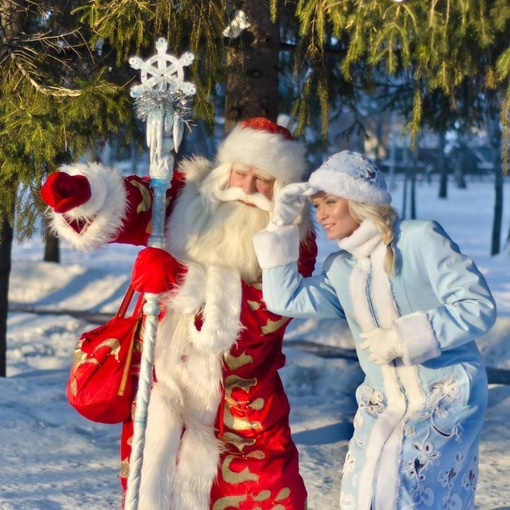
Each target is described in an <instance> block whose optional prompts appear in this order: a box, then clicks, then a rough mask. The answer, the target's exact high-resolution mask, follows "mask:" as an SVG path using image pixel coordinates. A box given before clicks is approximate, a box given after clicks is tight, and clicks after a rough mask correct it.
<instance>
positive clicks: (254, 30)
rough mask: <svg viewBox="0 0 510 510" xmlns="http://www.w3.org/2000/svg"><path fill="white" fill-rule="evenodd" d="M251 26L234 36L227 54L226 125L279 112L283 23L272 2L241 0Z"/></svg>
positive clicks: (273, 116)
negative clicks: (275, 15)
mask: <svg viewBox="0 0 510 510" xmlns="http://www.w3.org/2000/svg"><path fill="white" fill-rule="evenodd" d="M238 8H239V9H240V10H242V11H244V12H245V14H246V16H247V18H248V22H249V23H250V26H249V28H247V29H246V30H243V32H242V33H241V35H240V37H238V38H236V39H232V42H231V47H230V48H229V50H228V55H227V68H226V77H227V82H226V98H225V128H226V131H227V132H228V131H230V129H231V128H232V127H233V125H234V124H235V123H237V122H239V121H241V120H245V119H249V118H252V117H267V118H268V119H270V120H272V121H276V118H277V116H278V70H279V65H278V64H279V49H280V32H279V25H278V24H275V23H272V22H271V14H270V11H269V5H268V2H250V1H248V0H245V1H243V2H239V5H238Z"/></svg>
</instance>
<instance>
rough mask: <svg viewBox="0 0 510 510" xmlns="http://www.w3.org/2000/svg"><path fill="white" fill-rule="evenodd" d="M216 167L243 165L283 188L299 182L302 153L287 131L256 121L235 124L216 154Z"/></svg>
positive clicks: (302, 160)
mask: <svg viewBox="0 0 510 510" xmlns="http://www.w3.org/2000/svg"><path fill="white" fill-rule="evenodd" d="M217 161H218V164H220V165H224V164H227V163H228V164H232V163H243V164H244V165H247V166H253V167H256V168H259V169H260V170H262V171H264V172H265V173H267V174H269V175H271V176H273V177H274V178H275V179H276V180H277V181H283V182H284V183H285V184H289V183H291V182H298V181H300V180H301V179H302V178H303V173H304V171H305V167H306V160H305V150H304V148H303V147H302V146H301V144H300V143H299V142H297V141H295V140H294V139H293V138H292V135H291V134H290V132H289V130H288V129H286V128H284V127H283V126H279V125H277V124H275V123H273V122H271V121H270V120H268V119H266V118H264V117H259V118H254V119H249V120H245V121H243V122H240V123H239V124H237V125H236V126H235V127H234V129H233V130H232V131H231V132H230V134H229V135H228V136H227V138H226V139H225V141H224V142H223V144H222V145H221V146H220V148H219V150H218V156H217Z"/></svg>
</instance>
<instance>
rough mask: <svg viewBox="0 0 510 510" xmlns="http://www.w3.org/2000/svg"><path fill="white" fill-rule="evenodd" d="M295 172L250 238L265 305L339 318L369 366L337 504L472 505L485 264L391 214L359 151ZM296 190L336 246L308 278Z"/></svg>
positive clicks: (486, 309) (482, 387) (490, 314)
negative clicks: (300, 263)
mask: <svg viewBox="0 0 510 510" xmlns="http://www.w3.org/2000/svg"><path fill="white" fill-rule="evenodd" d="M292 186H293V187H292V188H288V189H285V188H284V189H283V190H282V191H281V192H280V194H279V196H278V197H277V199H276V203H275V211H274V219H273V222H272V224H271V225H270V226H269V227H268V228H267V229H266V230H265V231H263V232H261V233H259V234H257V235H256V236H255V240H254V243H255V248H256V251H257V255H258V258H259V262H260V265H261V267H262V268H263V295H264V299H265V302H266V304H267V306H268V308H269V309H270V310H272V311H273V312H275V313H279V314H283V315H285V316H289V317H302V318H307V317H319V318H329V317H341V318H345V319H346V320H347V322H348V323H349V326H350V329H351V331H352V333H353V336H354V339H355V343H356V349H357V353H358V357H359V362H360V365H361V368H362V369H363V371H364V373H365V379H364V382H363V383H362V384H361V385H360V386H359V388H358V389H357V391H356V398H357V402H358V411H357V413H356V416H355V418H354V435H353V437H352V439H351V441H350V444H349V451H348V453H347V456H346V459H345V464H344V469H343V479H342V488H341V495H340V507H341V508H342V509H345V510H347V509H355V510H370V509H372V510H382V509H391V510H395V509H411V508H412V509H426V508H431V509H456V510H457V509H458V510H461V509H462V510H467V509H474V508H475V503H474V500H475V490H476V483H477V478H478V445H479V439H480V433H481V430H482V426H483V421H484V415H485V410H486V406H487V378H486V373H485V369H484V366H483V360H482V357H481V355H480V353H479V351H478V348H477V346H476V343H475V341H476V340H477V339H478V338H479V337H480V336H482V335H483V334H485V333H486V332H487V331H488V330H489V329H490V328H491V327H492V325H493V324H494V321H495V318H496V306H495V303H494V300H493V298H492V296H491V293H490V291H489V289H488V287H487V284H486V282H485V280H484V278H483V276H482V275H481V274H480V272H479V271H478V269H477V268H476V266H475V264H474V263H473V262H472V261H471V260H470V259H469V258H467V257H466V256H464V255H463V254H462V253H461V252H460V250H459V248H458V246H457V245H456V244H455V243H454V242H453V241H452V240H451V239H450V238H449V237H448V235H447V234H446V233H445V231H444V230H443V229H442V228H441V226H440V225H439V224H438V223H436V222H433V221H418V220H411V221H400V220H399V219H398V215H397V213H396V211H395V209H393V207H392V206H391V205H390V204H391V196H390V194H389V193H388V191H387V189H386V184H385V182H384V178H383V176H382V174H381V172H380V171H379V170H378V169H377V168H376V167H375V166H374V165H373V163H371V162H370V161H369V160H368V159H367V158H365V157H364V156H362V155H361V154H357V153H353V152H350V151H343V152H340V153H338V154H335V155H333V156H331V157H330V158H329V159H328V160H327V161H326V162H325V163H324V164H323V165H322V166H321V167H320V168H319V169H318V170H316V171H315V172H313V173H312V175H311V177H310V179H309V181H308V184H304V185H292ZM305 195H308V196H310V197H311V200H312V202H313V204H314V206H315V208H316V214H317V220H318V222H319V223H320V224H321V225H322V227H323V228H324V230H325V232H326V234H327V236H328V238H329V239H331V240H336V241H337V242H338V245H339V248H340V250H339V251H337V252H335V253H333V254H331V255H330V256H329V257H328V258H327V259H326V261H325V263H324V268H323V272H322V274H320V275H317V276H313V277H309V278H305V277H303V276H301V275H300V274H299V273H298V271H297V266H296V261H297V259H298V247H299V234H298V229H297V226H296V225H294V224H293V222H294V220H295V219H296V218H297V217H298V216H299V215H300V214H301V211H302V207H303V204H304V202H305V198H304V196H305Z"/></svg>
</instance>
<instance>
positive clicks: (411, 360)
mask: <svg viewBox="0 0 510 510" xmlns="http://www.w3.org/2000/svg"><path fill="white" fill-rule="evenodd" d="M394 327H395V331H396V332H397V335H398V338H399V340H400V343H401V344H402V361H403V362H404V364H405V365H419V364H420V363H423V362H424V361H427V360H429V359H432V358H437V356H439V355H440V354H441V349H440V348H439V343H438V341H437V339H436V335H435V334H434V331H433V329H432V326H431V325H430V322H429V320H428V319H427V316H426V315H425V314H424V313H423V312H416V313H411V314H409V315H404V316H403V317H400V318H399V319H397V320H396V321H395V322H394Z"/></svg>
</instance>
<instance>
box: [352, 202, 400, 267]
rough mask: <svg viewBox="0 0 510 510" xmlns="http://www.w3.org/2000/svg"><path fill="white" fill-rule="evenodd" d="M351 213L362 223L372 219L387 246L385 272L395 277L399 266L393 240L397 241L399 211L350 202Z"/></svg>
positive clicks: (387, 206)
mask: <svg viewBox="0 0 510 510" xmlns="http://www.w3.org/2000/svg"><path fill="white" fill-rule="evenodd" d="M349 212H350V213H351V216H352V217H353V219H354V220H355V221H357V222H358V223H362V222H363V220H365V219H367V218H370V219H372V220H373V221H374V222H375V225H376V227H377V229H378V230H379V232H380V233H381V237H382V240H383V242H384V244H385V245H386V255H385V257H384V270H385V271H386V274H388V275H389V276H395V274H396V273H397V264H396V260H395V249H394V248H393V240H394V239H395V230H394V228H393V225H394V223H395V221H396V219H397V218H398V213H397V211H396V210H395V209H394V208H393V207H392V206H391V205H376V204H364V203H362V202H354V201H352V200H349Z"/></svg>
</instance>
